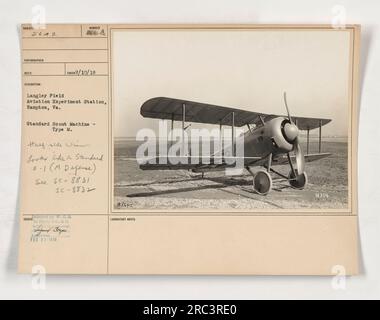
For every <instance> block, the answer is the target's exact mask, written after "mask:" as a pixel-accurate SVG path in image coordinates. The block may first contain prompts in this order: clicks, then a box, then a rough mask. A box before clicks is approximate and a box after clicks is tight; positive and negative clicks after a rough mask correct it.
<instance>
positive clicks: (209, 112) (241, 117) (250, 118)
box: [140, 97, 331, 130]
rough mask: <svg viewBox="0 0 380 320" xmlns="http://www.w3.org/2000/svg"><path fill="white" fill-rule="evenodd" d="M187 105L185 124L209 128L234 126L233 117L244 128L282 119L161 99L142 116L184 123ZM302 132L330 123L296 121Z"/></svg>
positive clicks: (146, 107) (147, 103)
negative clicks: (206, 125) (216, 125)
mask: <svg viewBox="0 0 380 320" xmlns="http://www.w3.org/2000/svg"><path fill="white" fill-rule="evenodd" d="M183 105H185V106H186V112H185V121H186V122H199V123H208V124H222V125H232V118H231V114H232V112H233V113H234V120H235V121H234V124H235V126H236V127H242V126H244V125H246V124H254V123H259V122H260V121H261V120H260V119H259V117H260V116H261V117H262V119H263V120H264V121H269V120H271V119H273V118H277V117H281V116H280V115H275V114H265V113H259V112H252V111H246V110H241V109H236V108H229V107H221V106H216V105H212V104H207V103H200V102H194V101H187V100H180V99H174V98H166V97H157V98H152V99H149V100H147V101H145V102H144V103H143V105H142V106H141V110H140V113H141V115H142V116H143V117H145V118H157V119H168V120H175V121H182V119H183V115H182V110H183ZM292 119H293V121H295V122H296V124H297V127H298V129H300V130H312V129H315V128H318V127H320V126H324V125H325V124H327V123H329V122H330V121H331V120H330V119H321V118H304V117H292Z"/></svg>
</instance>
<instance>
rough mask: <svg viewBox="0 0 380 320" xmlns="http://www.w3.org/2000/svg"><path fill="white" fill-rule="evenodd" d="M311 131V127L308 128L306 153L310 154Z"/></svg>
mask: <svg viewBox="0 0 380 320" xmlns="http://www.w3.org/2000/svg"><path fill="white" fill-rule="evenodd" d="M309 133H310V129H307V143H306V154H309Z"/></svg>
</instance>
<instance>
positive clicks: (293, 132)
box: [284, 92, 305, 175]
mask: <svg viewBox="0 0 380 320" xmlns="http://www.w3.org/2000/svg"><path fill="white" fill-rule="evenodd" d="M284 103H285V107H286V112H287V114H288V118H289V121H290V124H287V125H285V127H284V131H285V134H286V136H287V138H288V139H289V140H291V141H292V143H293V146H294V153H295V156H296V167H297V174H298V175H300V174H303V173H304V171H305V157H304V155H303V152H302V149H301V146H300V143H299V140H298V127H297V125H296V124H295V123H294V122H293V120H292V117H291V116H290V112H289V107H288V103H287V101H286V92H284Z"/></svg>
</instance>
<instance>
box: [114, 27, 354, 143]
mask: <svg viewBox="0 0 380 320" xmlns="http://www.w3.org/2000/svg"><path fill="white" fill-rule="evenodd" d="M349 75H350V34H349V31H339V30H327V31H318V30H308V31H307V30H306V31H305V30H302V31H299V30H287V31H284V30H282V31H273V30H244V31H241V30H240V31H237V30H225V29H224V30H154V31H152V30H120V31H115V30H114V31H113V37H112V77H113V78H112V86H113V92H112V101H113V110H114V111H113V115H114V118H113V126H114V136H115V137H135V136H136V133H137V132H138V130H139V129H141V128H151V129H153V130H156V131H157V130H158V121H157V120H154V119H146V118H143V117H142V116H141V115H140V107H141V105H142V104H143V103H144V101H146V100H148V99H150V98H153V97H159V96H166V97H172V98H180V99H185V100H192V101H198V102H205V103H210V104H215V105H220V106H227V107H235V108H240V109H244V110H249V111H255V112H263V113H270V114H280V115H283V114H285V113H286V111H285V107H284V103H283V92H284V91H286V92H287V98H288V99H287V100H288V105H289V108H290V111H291V114H292V115H294V116H303V117H317V118H329V119H332V122H331V123H329V124H328V125H326V126H325V127H323V135H326V136H347V135H348V121H349V81H350V77H349ZM179 125H180V124H177V126H179ZM196 127H199V125H196ZM311 133H315V134H317V131H316V132H311Z"/></svg>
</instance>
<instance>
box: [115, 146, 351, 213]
mask: <svg viewBox="0 0 380 320" xmlns="http://www.w3.org/2000/svg"><path fill="white" fill-rule="evenodd" d="M317 149H318V146H317V142H312V143H311V144H310V153H312V152H315V150H317ZM135 150H136V142H134V141H118V142H116V143H115V162H114V164H115V169H114V170H115V171H114V172H115V177H114V180H115V184H114V207H115V209H206V210H207V209H210V210H217V209H231V210H234V209H235V210H251V209H252V210H254V209H302V208H307V209H319V208H323V209H340V208H347V204H348V188H347V180H348V179H347V142H346V141H344V142H342V141H325V142H324V144H323V150H322V152H331V153H332V155H331V156H330V157H328V158H325V159H322V160H319V161H315V162H310V163H307V164H306V172H307V176H308V184H307V186H306V188H305V189H304V190H295V189H292V188H291V187H290V186H289V184H288V182H287V181H284V180H283V179H279V178H278V177H276V176H272V177H273V188H272V191H271V192H270V193H269V194H268V195H266V196H262V195H258V194H256V193H255V192H254V191H253V188H252V176H251V175H250V174H249V173H248V172H246V173H245V174H244V175H242V176H225V175H224V171H221V172H211V173H206V174H205V176H204V178H203V179H202V177H201V175H200V174H195V173H191V172H189V171H186V170H175V171H161V170H159V171H143V170H140V169H139V167H138V164H137V162H136V159H135V158H134V156H135ZM303 150H306V147H305V146H304V147H303ZM276 169H277V170H278V171H280V172H282V173H284V174H286V175H287V174H288V172H289V167H288V166H278V167H277V168H276Z"/></svg>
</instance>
